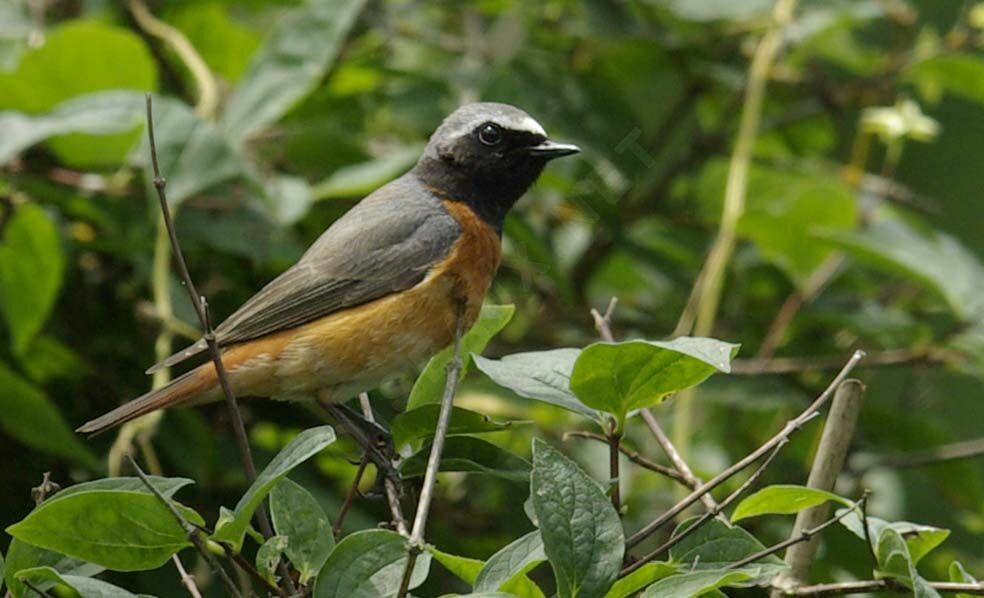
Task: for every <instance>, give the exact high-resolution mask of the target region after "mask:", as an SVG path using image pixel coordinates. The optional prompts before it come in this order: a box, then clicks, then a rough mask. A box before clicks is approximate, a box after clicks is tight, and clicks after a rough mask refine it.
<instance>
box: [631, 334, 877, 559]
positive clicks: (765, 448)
mask: <svg viewBox="0 0 984 598" xmlns="http://www.w3.org/2000/svg"><path fill="white" fill-rule="evenodd" d="M863 357H864V352H863V351H855V352H854V355H852V356H851V358H850V359H849V360H848V362H847V364H846V365H845V366H844V367H843V368H842V369H841V371H840V373H838V374H837V376H836V377H835V378H834V380H833V381H832V382H831V383H830V385H829V386H828V387H827V388H826V390H824V391H823V392H822V393H821V394H820V396H819V397H817V399H816V400H815V401H813V403H812V404H811V405H810V406H809V407H807V408H806V410H804V411H803V412H802V413H800V414H799V415H798V416H797V417H796V418H794V419H792V420H790V421H789V422H787V423H786V425H785V426H784V427H783V429H782V430H780V431H779V433H777V434H776V435H775V436H773V437H772V438H770V439H769V440H767V441H766V442H765V444H763V445H762V446H760V447H759V448H757V449H755V450H754V451H752V452H751V453H750V454H748V455H747V456H745V457H744V458H743V459H741V460H740V461H738V462H737V463H735V464H734V465H732V466H731V467H729V468H728V469H726V470H724V471H722V472H721V473H719V474H718V475H717V476H715V477H714V478H713V479H711V480H710V481H708V482H706V483H704V484H702V485H701V486H700V487H699V488H697V489H696V490H694V491H693V492H691V493H690V494H688V495H687V496H686V497H684V498H683V499H682V500H681V501H679V502H678V503H677V504H676V505H674V506H673V507H672V508H671V509H669V510H668V511H666V512H665V513H663V514H662V515H660V516H659V517H658V518H656V520H654V521H653V522H652V523H650V524H648V525H646V526H645V527H644V528H642V529H641V530H639V531H638V532H636V533H635V534H633V535H632V536H631V537H630V538H629V539H628V540H627V541H626V546H627V547H629V548H631V547H633V546H635V545H637V544H639V543H640V542H642V541H643V540H645V539H646V538H648V537H649V536H650V535H651V534H652V533H653V532H655V531H656V530H658V529H659V528H661V527H662V526H663V525H665V524H666V523H667V522H669V521H671V520H672V519H673V518H674V517H676V516H677V515H678V514H680V513H681V512H683V511H684V510H685V509H686V508H687V507H689V506H690V505H692V504H694V503H695V502H697V501H698V500H700V497H701V496H703V495H704V494H707V493H708V492H710V491H711V490H713V489H714V488H717V487H718V486H719V485H721V484H722V483H723V482H725V481H726V480H728V479H729V478H731V477H732V476H733V475H735V474H736V473H738V472H739V471H741V470H742V469H744V468H746V467H748V466H749V465H750V464H752V463H754V462H755V461H757V460H758V459H759V458H760V457H762V456H763V455H765V454H767V453H768V452H769V451H771V450H772V449H774V448H775V447H776V446H777V445H779V444H781V443H784V442H785V441H786V439H788V438H789V436H791V435H792V434H793V433H794V432H796V430H798V429H800V428H801V427H802V426H803V424H805V423H806V422H808V421H809V420H811V419H813V418H814V417H816V415H817V414H818V413H819V411H820V408H821V407H823V405H824V404H825V403H826V402H827V401H828V400H830V397H831V396H832V395H833V394H834V390H835V389H836V388H837V387H838V386H840V383H841V382H843V381H844V380H845V379H846V378H847V376H848V374H850V373H851V371H852V370H853V369H854V367H855V366H857V364H858V362H859V361H861V359H862V358H863Z"/></svg>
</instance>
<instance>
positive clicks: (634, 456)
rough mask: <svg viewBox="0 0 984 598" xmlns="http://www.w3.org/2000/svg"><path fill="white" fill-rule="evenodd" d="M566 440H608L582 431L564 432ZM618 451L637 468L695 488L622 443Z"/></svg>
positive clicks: (674, 472) (669, 468)
mask: <svg viewBox="0 0 984 598" xmlns="http://www.w3.org/2000/svg"><path fill="white" fill-rule="evenodd" d="M568 438H590V439H591V440H597V441H598V442H605V443H607V442H608V439H607V438H605V436H604V435H602V434H597V433H595V432H587V431H583V430H575V431H573V432H565V433H564V440H567V439H568ZM618 450H619V451H621V453H622V454H623V455H625V458H626V459H628V460H629V461H632V462H633V463H635V464H636V465H638V466H639V467H642V468H643V469H648V470H649V471H654V472H656V473H658V474H660V475H663V476H666V477H668V478H670V479H672V480H673V481H675V482H678V483H680V484H683V485H684V486H686V487H688V488H690V489H691V490H693V489H694V488H696V487H697V484H694V485H690V482H688V481H687V480H686V479H685V478H684V477H683V475H681V474H680V472H678V471H677V470H675V469H673V468H671V467H667V466H665V465H661V464H659V463H656V462H655V461H651V460H649V459H647V458H646V457H644V456H642V455H641V454H640V453H639V452H637V451H634V450H632V449H630V448H628V447H627V446H625V444H624V443H620V444H619V447H618Z"/></svg>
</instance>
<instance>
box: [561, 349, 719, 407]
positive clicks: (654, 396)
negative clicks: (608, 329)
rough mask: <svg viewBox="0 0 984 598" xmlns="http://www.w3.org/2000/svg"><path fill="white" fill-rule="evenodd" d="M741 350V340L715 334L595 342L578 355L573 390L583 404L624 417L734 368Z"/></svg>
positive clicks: (572, 379)
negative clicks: (724, 339) (713, 336)
mask: <svg viewBox="0 0 984 598" xmlns="http://www.w3.org/2000/svg"><path fill="white" fill-rule="evenodd" d="M737 351H738V345H733V344H731V343H725V342H721V341H718V340H714V339H710V338H692V337H681V338H676V339H673V340H671V341H666V342H663V341H629V342H624V343H595V344H593V345H591V346H589V347H588V348H586V349H585V350H584V351H582V352H581V355H580V356H579V357H578V358H577V361H576V362H575V364H574V371H573V374H572V375H571V389H572V390H573V391H574V394H576V395H577V396H578V398H579V399H581V402H582V403H584V404H586V405H588V406H589V407H593V408H594V409H598V410H600V411H605V412H608V413H611V414H612V415H614V416H615V417H616V419H617V420H618V421H619V422H623V421H624V420H625V417H626V415H627V414H628V413H629V411H632V410H634V409H641V408H643V407H649V406H652V405H655V404H656V403H658V402H660V401H662V400H663V399H664V398H665V397H666V396H668V395H669V394H671V393H674V392H677V391H679V390H683V389H685V388H690V387H691V386H694V385H696V384H699V383H701V382H703V381H704V380H705V379H707V378H708V377H709V376H710V375H711V374H713V373H714V372H715V371H723V372H729V371H731V358H732V357H733V356H734V354H735V353H736V352H737Z"/></svg>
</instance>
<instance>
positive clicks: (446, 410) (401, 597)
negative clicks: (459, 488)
mask: <svg viewBox="0 0 984 598" xmlns="http://www.w3.org/2000/svg"><path fill="white" fill-rule="evenodd" d="M461 311H462V310H460V309H459V310H458V314H457V317H456V319H455V331H454V355H453V357H452V358H451V361H449V362H448V365H447V379H446V381H445V383H444V396H442V397H441V411H440V413H439V414H438V417H437V427H436V428H435V429H434V441H433V443H432V444H431V452H430V457H428V459H427V469H426V470H425V472H424V485H423V488H422V489H421V491H420V500H419V501H418V502H417V514H416V517H415V518H414V520H413V531H412V532H410V541H409V550H408V552H407V564H406V568H405V569H404V570H403V580H402V581H401V582H400V590H399V592H398V593H397V598H405V596H406V595H407V592H408V591H409V589H410V577H411V576H412V574H413V567H414V565H415V564H416V562H417V555H418V554H420V552H421V551H422V550H423V541H424V529H425V528H426V527H427V516H428V515H429V514H430V506H431V502H432V501H433V500H434V486H435V484H436V482H437V471H438V469H440V466H441V453H442V452H443V451H444V440H445V439H446V438H447V435H448V426H449V425H450V424H451V407H452V405H453V403H454V393H455V391H456V390H457V388H458V376H459V375H460V374H461V367H462V361H461V336H462V334H464V330H463V329H462V328H463V326H464V318H463V317H462V313H461Z"/></svg>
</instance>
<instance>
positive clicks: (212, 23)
mask: <svg viewBox="0 0 984 598" xmlns="http://www.w3.org/2000/svg"><path fill="white" fill-rule="evenodd" d="M230 8H231V7H227V6H224V5H223V4H221V3H219V2H195V3H189V4H186V5H181V6H180V8H179V9H178V10H176V11H175V13H174V14H173V16H170V17H169V18H168V19H167V20H168V22H169V23H170V24H172V25H174V26H175V27H177V28H178V29H180V30H181V32H182V33H184V34H185V35H186V36H187V37H188V41H190V42H191V45H192V46H194V47H195V49H196V50H198V53H199V54H200V55H201V57H202V59H203V60H204V61H205V64H207V65H208V67H209V69H211V70H212V72H214V73H215V74H216V75H219V76H221V77H223V78H225V79H226V81H229V82H231V83H235V82H236V81H237V80H238V79H239V78H240V77H241V76H242V75H243V73H244V72H245V71H246V67H247V65H248V64H249V59H250V56H252V54H253V53H254V52H255V51H256V49H257V48H258V47H259V46H260V38H259V36H258V35H257V34H256V33H254V32H253V30H252V29H250V28H248V27H244V26H242V25H240V24H239V23H238V21H237V20H236V19H235V18H234V17H233V16H232V15H230V14H229V12H230V11H229V9H230Z"/></svg>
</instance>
